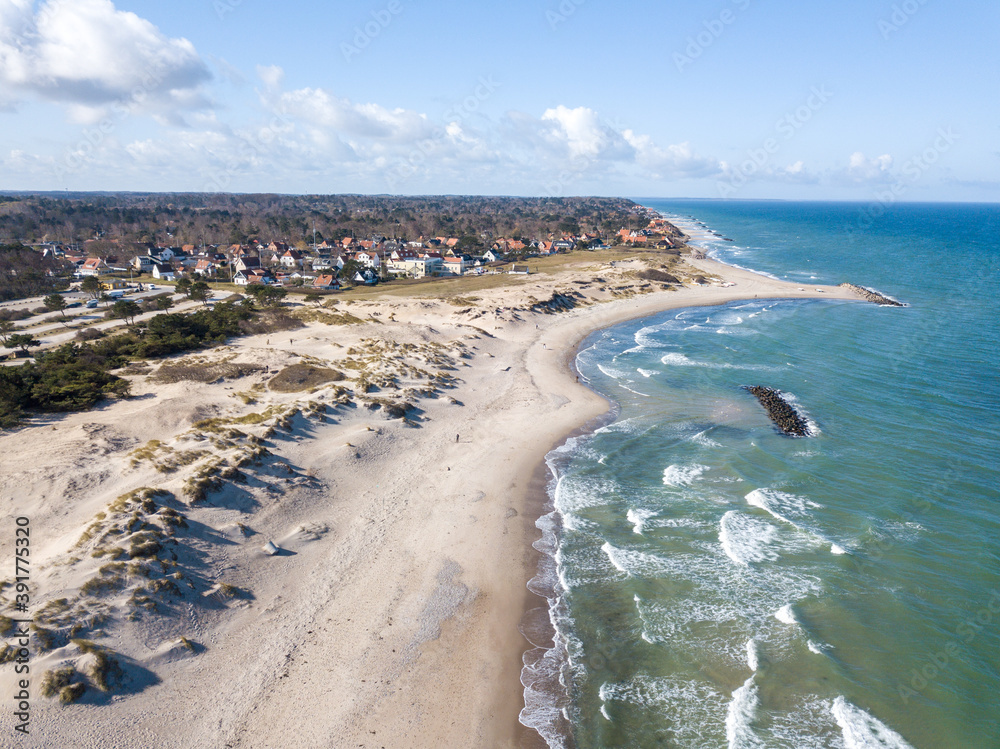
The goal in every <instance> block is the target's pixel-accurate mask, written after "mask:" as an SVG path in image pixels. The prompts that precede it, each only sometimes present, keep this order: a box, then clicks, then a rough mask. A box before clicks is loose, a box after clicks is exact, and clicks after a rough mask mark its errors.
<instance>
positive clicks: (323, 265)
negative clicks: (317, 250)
mask: <svg viewBox="0 0 1000 749" xmlns="http://www.w3.org/2000/svg"><path fill="white" fill-rule="evenodd" d="M332 267H333V260H331V259H330V256H329V255H320V256H319V257H314V258H313V260H312V269H313V270H330V268H332Z"/></svg>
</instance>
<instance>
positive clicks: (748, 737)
mask: <svg viewBox="0 0 1000 749" xmlns="http://www.w3.org/2000/svg"><path fill="white" fill-rule="evenodd" d="M753 678H754V677H752V676H751V677H750V678H749V679H747V680H746V682H745V683H744V684H743V686H742V687H740V688H739V689H737V690H736V691H735V692H733V698H732V700H730V702H729V708H728V710H727V712H726V740H727V742H728V743H729V749H751V748H753V749H756V747H763V746H764V744H763V743H762V742H761V740H760V739H759V738H757V735H756V734H755V733H754V732H753V727H752V726H753V722H754V720H755V719H756V717H757V706H758V704H759V699H758V697H757V685H756V684H754V681H753Z"/></svg>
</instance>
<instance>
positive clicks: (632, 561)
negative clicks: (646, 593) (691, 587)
mask: <svg viewBox="0 0 1000 749" xmlns="http://www.w3.org/2000/svg"><path fill="white" fill-rule="evenodd" d="M601 551H603V552H604V553H605V554H606V555H607V557H608V559H609V560H610V561H611V564H612V565H614V567H615V569H616V570H618V571H619V572H621V573H623V574H624V575H626V576H628V577H666V576H667V575H669V574H670V572H671V563H670V561H669V560H666V559H663V558H662V557H658V556H656V555H655V554H648V553H646V552H643V551H633V550H632V549H622V548H619V547H617V546H613V545H612V544H611V543H610V542H608V541H605V542H604V544H603V545H602V546H601Z"/></svg>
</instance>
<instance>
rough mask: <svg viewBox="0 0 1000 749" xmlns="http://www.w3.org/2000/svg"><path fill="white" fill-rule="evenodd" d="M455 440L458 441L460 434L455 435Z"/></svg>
mask: <svg viewBox="0 0 1000 749" xmlns="http://www.w3.org/2000/svg"><path fill="white" fill-rule="evenodd" d="M455 442H458V435H457V434H456V435H455Z"/></svg>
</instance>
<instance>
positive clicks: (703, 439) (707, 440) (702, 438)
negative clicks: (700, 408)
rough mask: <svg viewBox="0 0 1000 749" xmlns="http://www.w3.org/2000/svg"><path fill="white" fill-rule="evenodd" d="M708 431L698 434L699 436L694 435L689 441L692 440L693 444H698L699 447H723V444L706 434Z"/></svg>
mask: <svg viewBox="0 0 1000 749" xmlns="http://www.w3.org/2000/svg"><path fill="white" fill-rule="evenodd" d="M707 431H708V430H707V429H706V430H704V431H701V432H698V433H697V434H693V435H691V436H690V437H689V438H688V439H690V440H691V441H692V442H697V443H698V444H699V445H703V446H705V447H722V444H721V443H719V442H716V441H715V440H713V439H712V438H711V437H709V436H708V435H706V434H705V432H707Z"/></svg>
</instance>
